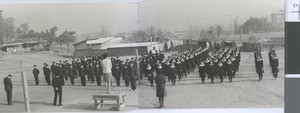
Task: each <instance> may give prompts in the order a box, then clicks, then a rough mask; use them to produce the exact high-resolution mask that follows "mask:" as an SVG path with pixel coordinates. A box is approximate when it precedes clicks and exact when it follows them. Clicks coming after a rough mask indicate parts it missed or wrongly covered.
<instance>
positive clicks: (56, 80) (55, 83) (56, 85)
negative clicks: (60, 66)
mask: <svg viewBox="0 0 300 113" xmlns="http://www.w3.org/2000/svg"><path fill="white" fill-rule="evenodd" d="M62 84H63V82H62V79H60V78H58V77H54V78H53V79H52V86H53V88H54V89H56V88H58V91H62Z"/></svg>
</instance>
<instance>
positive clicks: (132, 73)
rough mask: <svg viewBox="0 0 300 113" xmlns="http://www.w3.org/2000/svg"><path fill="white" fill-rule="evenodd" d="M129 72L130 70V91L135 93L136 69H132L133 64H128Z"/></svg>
mask: <svg viewBox="0 0 300 113" xmlns="http://www.w3.org/2000/svg"><path fill="white" fill-rule="evenodd" d="M129 70H130V86H131V91H135V90H136V68H135V67H134V64H133V63H130V66H129Z"/></svg>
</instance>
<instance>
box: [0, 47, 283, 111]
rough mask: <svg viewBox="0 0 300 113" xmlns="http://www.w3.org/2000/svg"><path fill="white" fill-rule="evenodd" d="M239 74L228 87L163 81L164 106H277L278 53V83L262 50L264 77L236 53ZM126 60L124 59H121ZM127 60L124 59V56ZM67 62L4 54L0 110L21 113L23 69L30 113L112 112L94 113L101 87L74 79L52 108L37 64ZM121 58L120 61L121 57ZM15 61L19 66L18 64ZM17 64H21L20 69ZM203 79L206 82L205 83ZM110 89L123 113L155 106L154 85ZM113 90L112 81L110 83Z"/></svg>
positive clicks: (193, 78) (248, 57) (193, 77)
mask: <svg viewBox="0 0 300 113" xmlns="http://www.w3.org/2000/svg"><path fill="white" fill-rule="evenodd" d="M241 55H242V61H241V66H240V71H239V72H237V77H236V78H235V79H234V80H233V83H228V79H226V80H225V82H224V83H218V82H219V80H218V79H217V80H216V81H217V83H215V84H210V83H209V82H207V83H205V84H200V78H199V77H198V74H197V73H196V72H197V70H195V72H194V73H191V74H190V75H188V77H187V78H183V80H182V81H177V83H176V86H171V83H170V82H168V83H167V86H166V88H167V97H166V98H165V105H166V106H165V108H245V107H246V108H265V107H267V108H268V107H270V108H278V107H280V108H281V107H283V104H284V102H283V99H284V97H283V95H284V93H283V92H284V89H283V88H284V74H283V73H284V50H283V49H277V55H278V58H279V61H280V63H279V69H280V73H279V79H277V80H274V79H273V77H272V76H271V72H270V67H269V63H268V62H269V61H268V57H267V51H263V53H262V55H263V60H264V69H265V74H264V78H263V80H262V81H261V82H259V81H258V77H257V74H256V73H255V69H254V59H253V53H245V52H242V54H241ZM126 58H127V57H126ZM128 58H129V57H128ZM60 59H62V60H65V59H68V60H69V61H71V59H70V58H67V57H63V56H59V55H55V54H50V53H47V52H46V53H43V52H40V53H25V54H21V55H20V54H17V55H6V56H5V57H4V58H3V60H0V63H1V64H0V69H1V70H0V79H3V78H4V77H6V76H7V75H8V74H12V75H13V78H12V81H13V85H14V89H13V103H14V105H13V106H8V105H7V101H6V94H5V91H4V86H3V82H1V83H0V95H1V96H0V112H1V113H2V112H24V111H25V105H24V102H23V101H24V99H23V89H22V83H21V71H22V70H24V71H25V72H26V75H27V77H28V84H29V96H30V103H31V111H33V112H75V111H76V112H99V111H100V112H102V111H106V112H107V111H113V110H115V108H113V107H104V108H103V110H95V107H94V101H93V100H92V95H94V94H99V93H105V90H104V89H105V88H104V86H103V85H102V86H100V87H99V86H96V84H92V83H89V82H88V84H87V86H86V87H82V86H80V80H79V79H76V80H75V86H70V81H66V84H67V85H66V86H64V87H63V106H52V102H53V96H54V93H53V88H52V86H48V85H46V82H45V79H44V77H43V74H42V64H43V63H44V62H46V63H48V64H51V62H52V61H58V60H60ZM121 59H125V58H121ZM20 61H21V62H20ZM20 64H21V65H20ZM34 64H36V65H38V68H39V70H40V71H41V74H40V76H39V77H40V85H39V86H36V85H34V78H33V75H32V65H34ZM207 81H208V80H207ZM121 84H122V85H121V87H113V91H114V93H122V92H125V93H126V108H125V109H123V110H122V111H123V112H127V111H132V110H136V109H138V107H140V108H142V109H143V108H147V109H149V108H150V109H153V108H156V107H157V106H158V99H157V98H156V97H155V96H156V95H155V89H156V88H155V87H150V84H149V82H148V81H146V80H142V81H141V83H140V84H141V85H139V86H138V91H136V92H131V91H129V90H130V87H125V86H124V81H122V83H121ZM113 85H114V86H116V84H115V83H113Z"/></svg>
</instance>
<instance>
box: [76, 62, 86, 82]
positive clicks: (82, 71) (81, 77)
mask: <svg viewBox="0 0 300 113" xmlns="http://www.w3.org/2000/svg"><path fill="white" fill-rule="evenodd" d="M78 73H79V77H80V82H81V85H82V86H86V80H85V72H84V67H83V65H81V66H80V68H78Z"/></svg>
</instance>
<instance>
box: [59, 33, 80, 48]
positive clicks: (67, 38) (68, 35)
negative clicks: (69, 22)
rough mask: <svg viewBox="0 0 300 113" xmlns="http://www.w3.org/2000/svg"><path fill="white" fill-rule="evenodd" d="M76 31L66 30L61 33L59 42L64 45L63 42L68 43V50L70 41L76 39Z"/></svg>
mask: <svg viewBox="0 0 300 113" xmlns="http://www.w3.org/2000/svg"><path fill="white" fill-rule="evenodd" d="M75 33H76V32H75V31H68V30H65V31H64V32H63V33H62V34H61V35H59V37H58V38H59V43H60V46H61V47H62V43H66V44H67V50H68V51H69V43H70V42H74V41H75Z"/></svg>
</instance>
